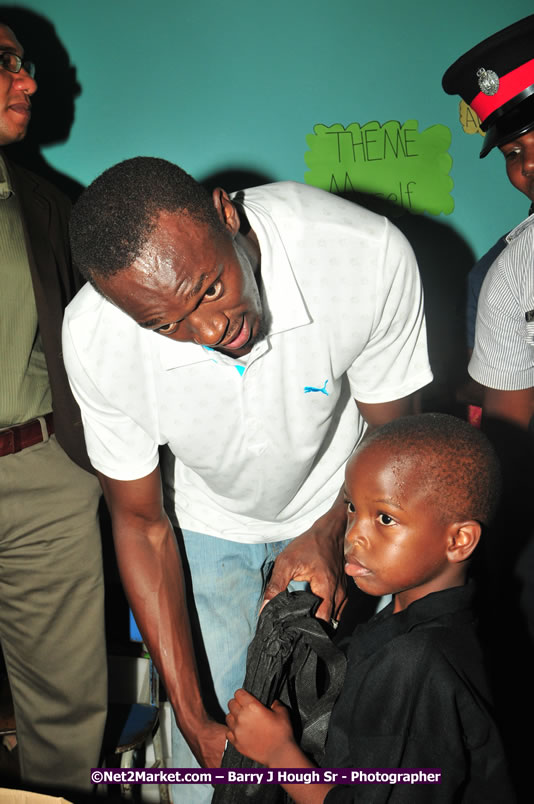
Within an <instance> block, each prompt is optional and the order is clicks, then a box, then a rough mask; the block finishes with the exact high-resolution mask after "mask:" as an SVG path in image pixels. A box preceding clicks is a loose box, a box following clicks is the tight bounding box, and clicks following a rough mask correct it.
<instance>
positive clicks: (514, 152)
mask: <svg viewBox="0 0 534 804" xmlns="http://www.w3.org/2000/svg"><path fill="white" fill-rule="evenodd" d="M516 156H519V148H513V149H512V150H511V151H508V152H507V153H505V154H504V158H505V159H506V161H507V162H509V161H510V160H511V159H514V158H515V157H516Z"/></svg>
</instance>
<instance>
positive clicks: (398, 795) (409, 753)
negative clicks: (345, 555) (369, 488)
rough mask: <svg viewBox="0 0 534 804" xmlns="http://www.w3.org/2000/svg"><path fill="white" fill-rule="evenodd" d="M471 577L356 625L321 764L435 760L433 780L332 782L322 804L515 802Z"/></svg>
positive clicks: (425, 764)
mask: <svg viewBox="0 0 534 804" xmlns="http://www.w3.org/2000/svg"><path fill="white" fill-rule="evenodd" d="M472 600H473V588H472V587H471V585H468V586H461V587H456V588H452V589H446V590H444V591H442V592H434V593H433V594H430V595H427V596H426V597H423V598H421V599H420V600H416V601H415V602H414V603H412V604H411V605H410V606H408V607H407V608H406V609H405V610H404V611H401V612H398V613H397V614H393V603H391V604H390V605H389V606H388V607H387V608H385V609H383V610H382V611H381V612H380V613H379V614H377V615H376V616H375V617H374V618H373V619H372V620H370V621H369V622H368V623H366V624H365V625H360V626H358V627H357V628H356V630H355V631H354V634H353V636H352V637H351V639H350V643H349V646H348V657H347V671H346V675H345V683H344V685H343V689H342V691H341V694H340V696H339V698H338V700H337V701H336V704H335V705H334V708H333V710H332V715H331V718H330V723H329V726H328V736H327V742H326V753H325V757H324V760H323V766H324V767H326V768H368V769H371V768H383V769H385V768H441V783H440V784H428V785H427V784H414V785H410V784H400V783H399V784H396V785H390V784H387V783H377V784H357V785H338V786H336V787H335V788H334V789H333V790H331V791H330V792H329V793H328V795H327V796H326V798H325V804H350V803H351V802H359V801H361V802H362V803H363V802H364V803H365V804H386V802H387V803H388V804H417V802H428V804H440V802H441V803H442V804H452V802H456V801H457V802H462V804H481V803H482V802H484V804H489V803H490V802H492V803H493V804H505V802H506V804H513V802H515V800H516V798H515V794H514V791H513V789H512V787H511V782H510V778H509V775H508V769H507V765H506V759H505V754H504V749H503V746H502V742H501V738H500V735H499V733H498V730H497V727H496V725H495V723H494V721H493V718H492V716H491V704H490V702H489V691H488V682H487V679H486V674H485V671H484V666H483V660H482V652H481V649H480V645H479V643H478V640H477V635H476V630H475V617H474V614H473V610H472Z"/></svg>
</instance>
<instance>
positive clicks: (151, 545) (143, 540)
mask: <svg viewBox="0 0 534 804" xmlns="http://www.w3.org/2000/svg"><path fill="white" fill-rule="evenodd" d="M113 530H114V540H115V548H116V553H117V560H118V564H119V569H120V573H121V578H122V581H123V584H124V588H125V591H126V595H127V597H128V600H129V602H130V605H131V608H132V611H133V614H134V617H135V620H136V622H137V625H138V627H139V629H140V631H141V633H142V635H143V639H144V640H145V642H146V644H147V647H148V650H149V652H150V655H151V658H152V660H153V662H154V664H155V666H156V667H157V668H158V670H159V672H160V675H161V678H162V681H163V683H164V685H165V689H166V691H167V695H168V697H169V700H170V702H171V705H172V708H173V710H174V713H175V716H176V720H177V724H178V726H179V728H180V729H181V731H182V732H183V734H184V736H185V738H186V740H187V741H188V743H189V745H190V747H191V749H192V750H193V752H194V753H195V755H196V756H197V758H198V759H199V761H203V760H204V756H203V755H201V756H199V754H203V749H202V748H201V746H202V742H203V732H204V729H207V730H208V731H209V729H210V727H211V726H212V725H213V724H212V723H211V721H210V719H209V717H208V715H207V713H206V711H205V708H204V705H203V702H202V697H201V691H200V684H199V680H198V673H197V668H196V661H195V656H194V651H193V644H192V639H191V630H190V625H189V616H188V611H187V602H186V596H185V586H184V577H183V569H182V562H181V559H180V555H179V551H178V546H177V544H176V537H175V535H174V531H173V529H172V526H171V524H170V522H169V520H168V519H167V518H166V517H164V518H162V519H161V520H160V521H158V522H156V523H147V522H145V521H144V520H142V519H138V518H127V517H115V518H114V521H113ZM221 739H222V738H221ZM219 759H220V756H219Z"/></svg>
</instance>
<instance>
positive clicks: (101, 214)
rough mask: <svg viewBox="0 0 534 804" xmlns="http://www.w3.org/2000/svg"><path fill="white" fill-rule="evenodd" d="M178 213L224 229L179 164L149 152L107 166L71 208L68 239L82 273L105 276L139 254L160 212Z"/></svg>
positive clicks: (199, 188)
mask: <svg viewBox="0 0 534 804" xmlns="http://www.w3.org/2000/svg"><path fill="white" fill-rule="evenodd" d="M162 211H166V212H182V213H185V214H187V215H189V216H191V217H192V218H193V219H194V220H197V221H199V222H201V223H205V224H207V225H208V226H211V227H212V228H213V229H214V231H218V232H223V231H225V230H224V226H223V224H222V222H221V221H220V219H219V216H218V214H217V211H216V209H215V206H214V204H213V200H212V197H211V195H210V194H209V193H208V192H207V190H205V188H204V187H202V185H201V184H199V183H198V182H197V181H196V180H195V179H194V178H193V177H192V176H190V175H189V174H188V173H186V172H185V171H184V170H182V168H180V167H178V165H174V164H173V163H172V162H167V161H166V160H165V159H157V158H154V157H149V156H139V157H136V158H135V159H127V160H125V161H124V162H119V164H118V165H114V166H113V167H111V168H109V169H108V170H106V171H105V172H104V173H102V175H100V176H99V177H98V178H97V179H95V180H94V181H93V183H92V184H90V185H89V187H87V189H86V190H84V192H83V193H82V194H81V196H80V198H79V199H78V201H77V202H76V204H75V205H74V207H73V210H72V215H71V220H70V239H71V248H72V257H73V261H74V264H75V266H76V267H77V269H78V270H79V271H80V272H81V273H82V275H83V276H84V277H85V278H86V279H89V280H90V281H93V280H94V278H95V277H98V276H101V277H110V276H112V275H113V274H115V273H117V271H120V270H122V269H124V268H128V267H129V266H130V265H132V264H133V263H134V262H135V260H136V259H137V258H138V257H139V255H140V253H141V251H142V248H143V246H144V245H145V244H146V242H147V240H148V239H149V237H150V234H151V232H152V231H153V230H154V229H155V227H156V223H157V216H158V214H159V213H160V212H162Z"/></svg>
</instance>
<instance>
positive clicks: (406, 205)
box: [304, 120, 454, 215]
mask: <svg viewBox="0 0 534 804" xmlns="http://www.w3.org/2000/svg"><path fill="white" fill-rule="evenodd" d="M306 142H307V144H308V148H309V151H307V152H306V154H305V160H306V164H307V166H308V168H309V171H307V172H306V173H305V175H304V180H305V181H306V183H307V184H312V185H314V186H315V187H321V188H323V189H324V190H329V191H330V192H333V193H344V194H345V193H351V192H363V193H370V194H371V195H375V196H378V197H380V198H382V199H385V200H386V201H389V202H391V203H393V204H396V205H398V206H399V207H402V208H403V209H406V210H410V211H412V212H429V213H431V214H432V215H439V214H440V213H441V212H443V213H444V214H445V215H450V213H451V212H452V211H453V209H454V201H453V199H452V196H451V194H450V193H451V190H452V187H453V181H452V179H451V177H450V176H449V171H450V169H451V165H452V158H451V157H450V155H449V153H448V149H449V146H450V143H451V132H450V130H449V129H448V128H447V126H443V125H435V126H431V127H430V128H427V129H425V130H424V131H421V132H420V131H419V130H418V123H417V120H407V121H406V123H404V124H403V125H401V124H400V123H399V122H397V121H395V120H390V121H389V122H387V123H384V124H383V125H380V123H377V122H370V123H365V125H363V126H360V125H359V123H351V124H350V125H349V126H347V127H346V128H345V127H344V126H342V125H341V124H339V123H336V124H334V125H332V126H324V125H322V124H318V125H316V126H314V128H313V134H308V135H307V137H306Z"/></svg>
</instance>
